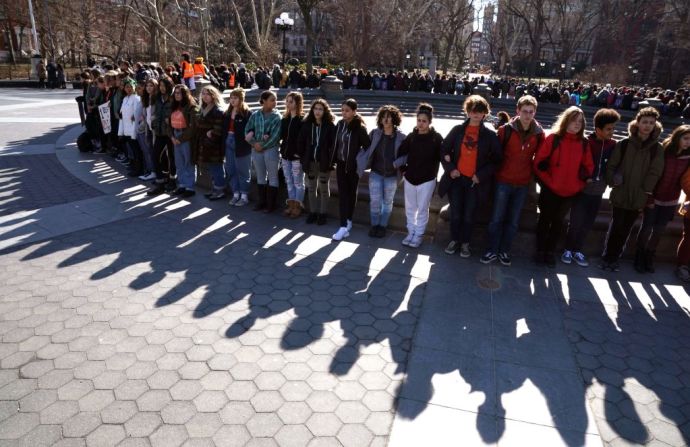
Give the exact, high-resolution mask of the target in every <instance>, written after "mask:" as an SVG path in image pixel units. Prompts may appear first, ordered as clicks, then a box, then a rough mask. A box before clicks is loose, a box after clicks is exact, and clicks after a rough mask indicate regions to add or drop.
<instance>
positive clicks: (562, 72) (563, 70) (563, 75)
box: [561, 64, 565, 82]
mask: <svg viewBox="0 0 690 447" xmlns="http://www.w3.org/2000/svg"><path fill="white" fill-rule="evenodd" d="M563 79H565V64H561V82H563Z"/></svg>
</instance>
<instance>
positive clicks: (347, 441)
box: [337, 424, 374, 447]
mask: <svg viewBox="0 0 690 447" xmlns="http://www.w3.org/2000/svg"><path fill="white" fill-rule="evenodd" d="M337 437H338V440H339V441H340V442H342V443H343V446H344V447H359V446H362V445H370V444H371V441H372V439H373V438H374V435H372V433H371V432H370V431H369V430H368V429H367V428H366V427H365V426H363V425H359V424H347V425H343V427H342V428H341V429H340V431H339V432H338V435H337Z"/></svg>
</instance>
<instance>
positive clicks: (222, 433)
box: [213, 425, 251, 447]
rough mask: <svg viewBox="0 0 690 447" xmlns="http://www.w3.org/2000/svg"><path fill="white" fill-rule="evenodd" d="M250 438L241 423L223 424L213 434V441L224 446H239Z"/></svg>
mask: <svg viewBox="0 0 690 447" xmlns="http://www.w3.org/2000/svg"><path fill="white" fill-rule="evenodd" d="M250 439H251V436H250V435H249V432H248V431H247V429H246V428H244V427H243V426H241V425H225V426H223V427H221V428H220V429H219V430H218V431H217V432H216V434H215V435H213V441H214V442H215V443H216V445H222V446H224V447H225V446H227V447H241V446H244V445H245V444H246V443H247V442H248V441H249V440H250Z"/></svg>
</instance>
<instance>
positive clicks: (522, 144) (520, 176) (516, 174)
mask: <svg viewBox="0 0 690 447" xmlns="http://www.w3.org/2000/svg"><path fill="white" fill-rule="evenodd" d="M507 126H510V127H511V130H510V137H509V138H508V141H506V142H505V144H503V141H504V139H505V133H506V127H507ZM523 139H524V141H523ZM498 140H499V141H500V142H501V145H502V146H503V163H502V164H501V167H500V168H499V169H498V171H497V172H496V180H497V181H498V182H500V183H508V184H510V185H514V186H526V185H527V184H529V181H530V180H531V179H532V160H533V158H534V154H535V153H536V152H537V149H538V148H539V144H540V143H541V142H542V141H544V131H543V130H542V128H541V126H540V125H539V123H537V122H536V121H534V123H533V124H532V126H531V127H530V129H529V131H528V132H527V134H526V135H525V134H523V133H522V132H521V131H520V121H519V119H518V118H517V117H515V118H513V119H512V120H510V122H509V123H507V124H505V125H504V126H501V127H499V128H498Z"/></svg>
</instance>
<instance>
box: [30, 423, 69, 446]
mask: <svg viewBox="0 0 690 447" xmlns="http://www.w3.org/2000/svg"><path fill="white" fill-rule="evenodd" d="M61 437H62V430H61V427H60V426H59V425H39V426H38V427H36V428H34V429H33V430H31V431H30V432H29V433H27V434H26V435H24V437H23V438H21V441H20V442H21V444H20V445H25V446H31V447H59V446H58V444H57V443H58V442H59V440H60V438H61Z"/></svg>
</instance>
